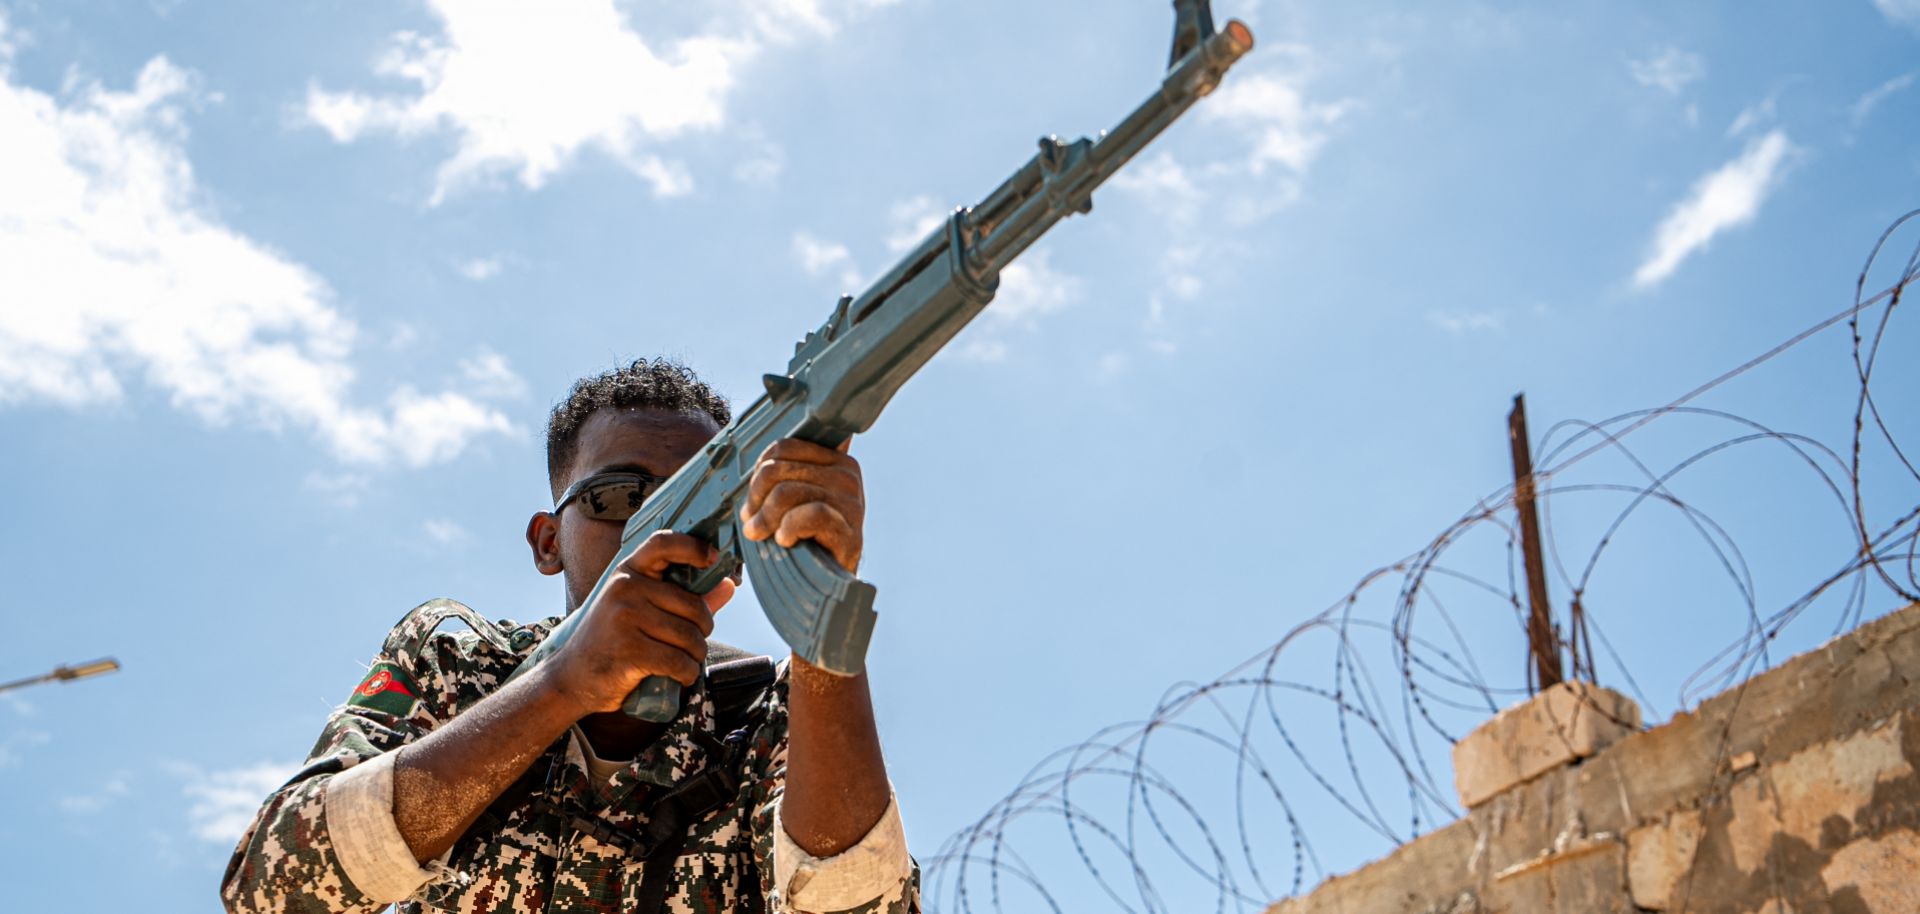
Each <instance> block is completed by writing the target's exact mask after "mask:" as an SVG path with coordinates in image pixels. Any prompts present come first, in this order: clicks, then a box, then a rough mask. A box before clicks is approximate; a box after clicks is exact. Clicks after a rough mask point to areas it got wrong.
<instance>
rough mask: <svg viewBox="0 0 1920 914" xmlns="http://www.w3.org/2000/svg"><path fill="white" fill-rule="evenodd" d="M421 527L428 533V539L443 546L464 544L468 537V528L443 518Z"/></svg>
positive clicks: (434, 519) (432, 520)
mask: <svg viewBox="0 0 1920 914" xmlns="http://www.w3.org/2000/svg"><path fill="white" fill-rule="evenodd" d="M420 526H421V529H422V530H423V531H425V532H426V534H427V538H428V539H430V540H433V541H434V542H436V543H439V544H440V545H442V546H450V545H452V544H454V543H458V542H463V541H465V540H466V539H467V537H468V534H467V528H465V527H462V526H460V525H459V524H457V523H454V522H453V521H450V520H446V519H443V518H437V517H436V518H433V519H431V520H428V521H427V522H426V523H424V524H421V525H420Z"/></svg>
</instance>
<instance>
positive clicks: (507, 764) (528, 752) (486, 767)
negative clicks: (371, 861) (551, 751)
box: [393, 669, 580, 863]
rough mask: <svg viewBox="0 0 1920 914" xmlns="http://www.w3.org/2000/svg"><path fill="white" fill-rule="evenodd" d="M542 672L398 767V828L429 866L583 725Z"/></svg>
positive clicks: (422, 745)
mask: <svg viewBox="0 0 1920 914" xmlns="http://www.w3.org/2000/svg"><path fill="white" fill-rule="evenodd" d="M546 672H547V670H545V669H542V670H540V671H537V672H536V673H534V674H532V675H528V676H523V677H521V678H519V679H516V680H514V681H513V682H511V683H508V684H507V685H506V686H505V687H503V688H501V689H500V691H498V692H495V693H493V694H492V695H489V696H487V698H485V699H484V700H482V701H481V702H480V703H479V704H476V705H474V706H473V707H472V708H469V709H468V710H467V711H465V712H464V713H462V714H460V715H459V716H457V717H455V718H454V719H453V720H452V721H450V722H448V723H447V724H446V725H444V726H442V727H440V728H439V729H437V730H435V731H433V732H432V733H429V734H427V735H426V736H425V737H423V738H422V739H420V741H418V742H415V743H412V744H409V745H408V746H406V747H405V748H404V749H402V750H400V754H399V755H398V757H396V759H395V761H394V772H393V822H394V825H395V826H396V827H397V828H398V829H399V831H400V836H401V837H402V838H404V839H405V840H406V842H407V847H408V848H409V849H410V850H412V851H413V856H414V859H416V860H418V861H420V862H422V863H425V862H426V861H428V860H432V859H434V858H436V857H439V856H440V855H441V854H444V853H446V852H447V849H448V848H451V847H452V846H453V843H454V842H455V841H458V840H459V839H460V836H461V835H462V834H465V833H466V830H467V828H468V827H469V826H471V825H473V822H474V820H475V819H478V818H479V817H480V813H481V812H483V811H485V810H486V808H487V805H488V804H490V803H492V802H493V801H494V799H495V798H497V797H498V796H500V794H501V792H502V791H504V790H506V789H507V787H508V786H509V785H511V784H512V783H513V782H514V780H515V779H517V778H519V777H520V775H521V774H522V773H524V772H525V771H526V770H527V766H528V765H530V764H532V763H533V761H534V760H535V759H537V758H539V757H540V754H541V753H542V752H544V751H545V750H546V748H547V747H548V746H551V745H552V744H553V742H554V740H557V739H559V738H560V735H561V734H563V733H565V732H566V730H567V728H568V727H570V726H572V725H573V724H574V722H575V721H577V720H578V719H579V713H580V712H579V708H578V707H577V706H576V705H574V704H573V703H571V702H569V701H568V700H566V699H565V698H564V697H563V696H562V695H561V694H560V693H559V692H558V691H557V690H555V689H554V688H553V687H552V686H551V684H550V683H549V681H548V678H547V676H546V675H544V674H545V673H546Z"/></svg>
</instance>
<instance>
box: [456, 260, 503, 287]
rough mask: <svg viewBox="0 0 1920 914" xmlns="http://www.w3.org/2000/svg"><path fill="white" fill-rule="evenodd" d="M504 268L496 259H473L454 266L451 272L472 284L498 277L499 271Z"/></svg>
mask: <svg viewBox="0 0 1920 914" xmlns="http://www.w3.org/2000/svg"><path fill="white" fill-rule="evenodd" d="M505 266H506V264H505V263H503V262H502V261H501V260H500V258H498V257H475V258H473V259H471V260H463V261H461V262H459V263H456V264H454V265H453V270H454V272H456V273H459V274H460V275H461V276H462V277H464V278H466V279H470V280H472V281H474V282H486V281H487V280H489V279H492V278H494V277H495V276H498V275H500V270H501V269H502V268H504V267H505Z"/></svg>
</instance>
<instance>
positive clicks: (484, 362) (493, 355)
mask: <svg viewBox="0 0 1920 914" xmlns="http://www.w3.org/2000/svg"><path fill="white" fill-rule="evenodd" d="M456 383H457V386H459V388H460V389H461V390H463V391H466V392H467V393H469V394H473V395H474V396H477V397H485V398H491V399H517V398H519V397H524V396H526V395H527V382H526V381H523V380H521V379H520V376H519V375H518V374H515V373H514V371H513V369H512V368H511V367H509V366H508V365H507V358H506V356H503V355H501V354H500V353H498V352H494V351H493V350H491V349H484V348H483V349H481V350H480V351H479V352H477V353H475V354H474V355H473V356H472V357H471V358H465V359H461V360H460V377H459V380H458V381H457V382H456Z"/></svg>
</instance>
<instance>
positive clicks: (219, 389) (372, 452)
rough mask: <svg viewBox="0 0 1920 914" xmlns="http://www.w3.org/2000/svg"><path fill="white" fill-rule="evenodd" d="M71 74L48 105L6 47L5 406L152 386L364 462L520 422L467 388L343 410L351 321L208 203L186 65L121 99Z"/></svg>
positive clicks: (1, 183)
mask: <svg viewBox="0 0 1920 914" xmlns="http://www.w3.org/2000/svg"><path fill="white" fill-rule="evenodd" d="M4 28H5V25H4V23H3V22H0V38H3V37H4ZM73 83H74V86H73V88H72V89H71V91H70V92H69V93H66V95H67V96H68V97H66V98H63V99H62V100H59V101H56V100H55V99H54V98H53V97H51V96H49V95H47V94H45V93H42V92H39V91H36V90H34V89H31V88H28V87H25V86H19V85H15V84H14V83H13V82H12V73H11V70H10V67H9V61H7V60H6V59H5V58H4V57H0V136H4V137H6V138H7V139H6V151H7V167H6V168H5V169H0V213H5V214H6V217H5V218H4V219H0V276H4V277H6V287H5V289H4V292H0V405H7V404H24V403H51V404H55V405H58V406H63V407H67V408H72V409H79V408H85V407H92V406H99V405H104V404H112V403H116V402H118V401H120V400H122V399H123V398H124V397H125V395H126V391H127V388H128V387H129V385H131V384H134V383H145V384H146V385H148V386H150V387H151V388H153V389H155V390H157V391H159V392H161V393H162V394H164V395H165V396H166V397H167V398H168V399H169V400H170V401H171V403H172V404H173V405H174V406H175V407H176V408H179V409H182V410H185V411H187V412H189V413H191V414H193V415H195V416H197V417H199V418H200V419H201V420H203V421H205V422H207V423H208V424H211V425H215V426H221V425H226V424H229V423H232V422H234V421H236V420H244V421H251V422H254V423H257V424H259V425H262V426H266V427H268V428H274V429H280V428H285V427H288V426H292V427H295V428H300V429H304V430H307V431H309V432H311V433H313V434H315V435H317V436H318V437H319V438H320V439H321V440H322V441H323V442H325V444H326V445H327V447H328V448H330V449H331V450H332V451H333V453H334V454H335V455H337V456H339V457H340V458H342V459H346V460H350V461H355V462H361V463H369V464H378V463H385V462H389V461H394V460H399V461H403V462H406V463H410V464H413V465H420V464H423V463H431V462H435V461H439V460H445V459H449V458H451V457H453V456H455V455H457V454H459V453H460V452H461V451H462V450H464V449H465V448H466V447H467V445H468V444H469V443H470V442H471V441H472V440H473V438H474V437H476V436H478V435H482V434H489V433H499V432H504V431H507V430H509V429H510V425H509V423H508V421H507V419H506V417H505V416H504V415H502V414H501V413H499V412H498V411H495V410H493V409H491V408H488V407H485V406H482V405H480V404H479V403H476V402H474V401H472V400H470V399H467V398H466V397H464V396H461V395H458V394H451V393H448V394H437V395H425V394H420V393H417V392H415V391H413V390H411V389H409V388H400V389H398V390H396V391H395V392H394V393H392V394H391V395H390V396H389V397H388V399H387V403H386V405H385V407H384V408H367V407H361V406H357V405H354V404H353V403H351V402H349V397H348V395H349V388H350V386H351V383H352V380H353V375H354V369H353V366H352V364H351V363H350V361H349V358H350V356H351V355H352V352H353V345H354V340H355V334H356V330H355V327H354V325H353V323H352V321H350V320H349V319H348V318H347V317H345V316H344V315H342V314H341V313H340V312H339V311H338V310H336V309H335V308H334V307H333V305H332V304H331V302H330V299H331V297H332V293H331V291H330V290H329V289H328V288H327V286H326V284H325V283H324V282H323V281H322V280H321V279H320V278H319V277H317V276H315V275H314V274H313V273H312V272H310V271H309V270H307V269H306V268H305V267H303V266H301V265H300V264H298V263H295V262H293V261H291V260H289V259H288V258H286V257H285V256H284V255H282V254H280V253H278V252H276V251H274V250H272V249H270V248H268V247H267V246H265V245H263V244H260V243H259V242H256V241H254V240H252V239H250V238H247V237H246V236H243V235H241V234H239V233H237V232H235V231H233V230H232V229H229V228H227V227H225V226H224V225H222V224H220V222H219V221H218V220H217V219H216V218H215V217H214V216H213V215H211V214H209V213H206V212H205V211H204V209H203V207H202V206H201V205H200V204H199V199H200V197H201V192H200V190H199V188H198V186H197V184H196V182H195V179H194V175H193V170H192V167H191V165H190V164H189V163H188V161H187V159H186V156H185V154H184V152H183V151H182V146H183V137H184V132H185V128H184V126H183V115H182V109H183V106H184V105H186V104H187V103H188V102H190V101H191V100H192V99H193V97H194V90H193V84H194V80H193V78H192V77H191V76H190V74H188V73H187V72H186V71H184V70H181V69H179V68H177V67H175V66H173V65H172V64H171V63H169V62H167V60H166V59H165V58H154V59H153V60H152V61H149V62H148V63H147V65H146V66H145V67H144V68H143V69H142V70H141V71H140V74H139V76H138V78H137V79H136V80H135V84H134V86H133V88H132V89H131V90H128V91H124V92H116V91H112V90H109V89H106V88H103V87H101V86H100V85H99V84H97V83H82V82H80V80H79V79H78V78H77V77H76V78H74V80H73Z"/></svg>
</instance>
